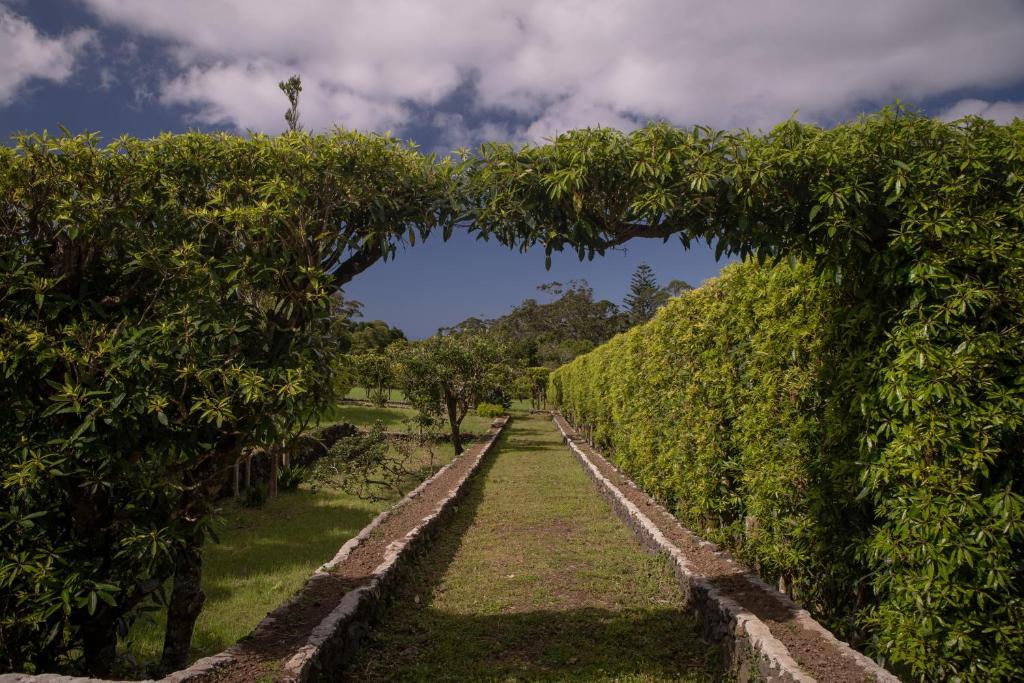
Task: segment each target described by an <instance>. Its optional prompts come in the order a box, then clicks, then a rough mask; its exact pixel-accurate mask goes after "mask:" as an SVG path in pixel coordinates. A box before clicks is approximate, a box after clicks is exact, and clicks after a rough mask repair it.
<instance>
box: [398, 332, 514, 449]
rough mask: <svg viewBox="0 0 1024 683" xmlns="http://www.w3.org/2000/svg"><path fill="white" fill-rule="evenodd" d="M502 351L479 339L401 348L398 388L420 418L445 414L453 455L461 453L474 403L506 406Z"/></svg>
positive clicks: (507, 376)
mask: <svg viewBox="0 0 1024 683" xmlns="http://www.w3.org/2000/svg"><path fill="white" fill-rule="evenodd" d="M505 358H506V353H505V349H504V347H502V346H501V345H499V344H497V343H496V342H494V341H492V340H491V339H489V338H487V337H484V336H478V335H451V336H434V337H430V338H429V339H426V340H424V341H422V342H418V343H415V344H409V345H408V346H406V347H405V355H404V363H403V368H402V376H401V383H402V388H403V390H404V391H405V395H406V397H407V398H408V399H409V401H411V402H412V404H413V405H414V406H415V407H416V408H417V409H418V410H419V411H420V412H421V413H423V414H428V415H429V414H435V415H437V414H444V415H446V416H447V418H448V425H449V427H450V429H451V437H452V446H453V447H454V448H455V454H456V455H458V454H459V453H462V450H463V449H462V434H461V431H460V426H461V425H462V420H463V418H465V417H466V414H467V413H468V412H469V411H470V410H471V409H473V408H475V407H476V405H477V404H478V403H481V402H483V401H490V402H493V403H501V404H507V403H508V393H509V391H510V390H511V386H512V382H513V373H512V369H511V367H510V366H509V365H508V364H507V363H506V361H505Z"/></svg>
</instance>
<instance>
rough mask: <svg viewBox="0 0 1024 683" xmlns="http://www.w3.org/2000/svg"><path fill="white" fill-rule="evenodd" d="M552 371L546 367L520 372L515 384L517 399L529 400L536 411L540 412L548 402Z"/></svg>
mask: <svg viewBox="0 0 1024 683" xmlns="http://www.w3.org/2000/svg"><path fill="white" fill-rule="evenodd" d="M550 374H551V370H550V369H548V368H545V367H531V368H525V370H523V371H521V372H519V374H518V377H517V378H516V382H515V392H516V398H517V399H529V400H530V405H531V406H532V407H533V409H534V410H540V409H541V408H543V407H544V405H545V403H546V402H547V393H548V377H549V376H550Z"/></svg>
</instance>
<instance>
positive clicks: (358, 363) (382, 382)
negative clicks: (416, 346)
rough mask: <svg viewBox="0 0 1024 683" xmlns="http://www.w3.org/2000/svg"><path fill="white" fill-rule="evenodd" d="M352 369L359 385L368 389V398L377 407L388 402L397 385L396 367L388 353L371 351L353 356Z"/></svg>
mask: <svg viewBox="0 0 1024 683" xmlns="http://www.w3.org/2000/svg"><path fill="white" fill-rule="evenodd" d="M351 360H352V367H353V370H354V374H355V381H356V383H357V384H359V385H360V386H362V387H363V388H364V389H366V397H367V398H368V399H370V400H371V401H372V402H373V403H375V404H377V405H380V406H382V405H384V404H385V403H387V401H388V396H389V395H390V393H391V388H392V386H394V383H395V372H394V365H393V363H392V359H391V356H390V355H389V354H387V353H380V352H377V351H371V352H369V353H356V354H352V356H351Z"/></svg>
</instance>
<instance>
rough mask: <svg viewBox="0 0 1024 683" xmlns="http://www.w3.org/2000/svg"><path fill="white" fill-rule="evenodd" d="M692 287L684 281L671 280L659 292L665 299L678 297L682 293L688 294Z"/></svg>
mask: <svg viewBox="0 0 1024 683" xmlns="http://www.w3.org/2000/svg"><path fill="white" fill-rule="evenodd" d="M691 289H693V287H692V286H691V285H690V284H689V283H688V282H686V281H684V280H671V281H669V283H668V284H667V285H665V286H664V287H663V288H662V289H661V291H662V292H664V294H665V296H666V298H668V297H674V296H680V295H681V294H683V293H684V292H689V291H690V290H691Z"/></svg>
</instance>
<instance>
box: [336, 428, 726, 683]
mask: <svg viewBox="0 0 1024 683" xmlns="http://www.w3.org/2000/svg"><path fill="white" fill-rule="evenodd" d="M718 661H719V653H718V651H717V650H716V649H715V648H714V647H711V646H709V645H707V644H705V643H703V642H702V641H700V640H699V639H698V638H697V636H696V635H695V630H694V621H693V618H692V617H691V616H690V614H689V613H688V612H687V611H686V609H685V604H684V598H683V595H682V593H681V591H680V589H679V587H678V585H677V583H676V580H675V578H674V576H673V575H672V573H671V571H670V570H669V569H668V567H667V565H666V563H665V561H664V560H663V559H662V558H661V557H659V556H654V555H651V554H649V553H647V552H645V551H644V550H643V549H642V548H641V547H640V545H639V544H638V542H637V541H636V540H635V539H634V537H633V535H632V534H631V533H630V532H629V531H628V530H627V529H626V528H625V526H624V525H623V524H622V523H621V522H620V521H619V520H618V519H617V518H616V517H614V516H613V515H612V513H611V511H610V510H609V509H608V507H607V505H606V504H605V503H604V502H603V501H602V500H601V499H600V498H599V497H598V495H597V493H596V491H595V490H594V487H593V485H592V484H591V483H590V481H589V480H588V479H587V478H586V476H585V475H584V473H583V471H582V468H580V466H579V464H578V463H576V462H575V460H574V459H573V458H572V456H571V455H570V454H569V453H568V451H567V449H566V448H565V447H564V446H563V445H562V443H561V440H560V438H559V435H558V434H557V432H556V431H555V430H554V427H553V426H552V424H551V422H550V419H549V418H547V417H545V416H534V417H524V418H521V419H519V420H517V421H514V422H513V423H511V424H510V426H509V428H508V431H507V433H506V435H505V436H503V437H502V439H501V441H499V444H498V448H497V450H496V452H495V453H494V455H493V456H492V459H490V460H489V461H488V462H487V463H486V464H485V466H484V471H483V472H482V473H481V474H480V476H478V478H477V479H476V480H475V481H474V483H473V485H472V487H471V489H470V492H469V493H468V495H467V498H466V500H465V501H464V502H463V503H461V504H460V506H459V508H458V511H457V512H456V514H455V517H454V519H453V522H452V524H451V526H450V527H449V528H447V529H446V530H445V531H444V532H443V534H441V535H440V536H439V537H438V540H437V541H436V543H435V545H434V547H433V550H432V551H431V552H430V553H428V554H427V555H426V556H425V557H424V558H423V559H422V560H421V562H420V563H419V565H418V566H416V567H413V568H412V569H411V570H410V573H409V581H408V583H407V584H406V585H404V586H403V587H402V588H401V589H400V594H399V596H398V600H397V601H396V602H395V604H394V605H393V607H392V608H391V609H390V610H389V611H388V612H387V613H386V615H385V617H384V619H383V622H382V623H381V625H380V626H379V627H378V628H377V629H375V630H374V631H372V632H371V635H370V638H369V642H368V643H367V645H366V647H365V648H364V649H363V650H362V652H361V653H360V654H359V656H358V658H357V660H356V662H355V663H354V664H353V666H352V667H351V668H350V669H349V670H348V671H347V672H346V673H345V675H346V676H347V677H348V678H349V679H350V680H359V681H391V680H421V681H438V680H451V681H462V680H472V681H480V680H487V681H518V680H542V681H563V680H586V681H633V682H638V681H670V680H672V681H676V680H685V681H699V680H721V678H722V676H723V674H722V672H721V670H720V669H719V668H718V665H717V662H718Z"/></svg>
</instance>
